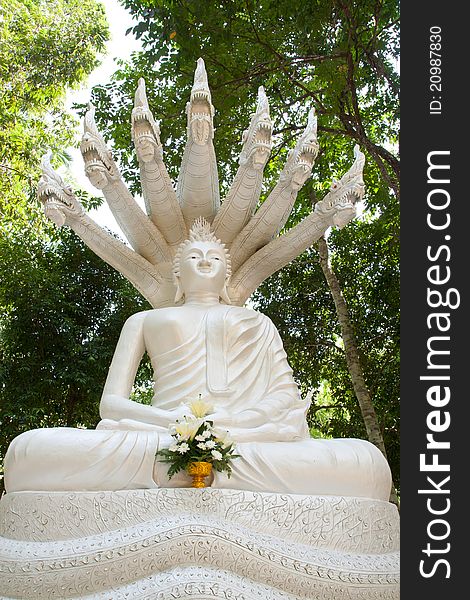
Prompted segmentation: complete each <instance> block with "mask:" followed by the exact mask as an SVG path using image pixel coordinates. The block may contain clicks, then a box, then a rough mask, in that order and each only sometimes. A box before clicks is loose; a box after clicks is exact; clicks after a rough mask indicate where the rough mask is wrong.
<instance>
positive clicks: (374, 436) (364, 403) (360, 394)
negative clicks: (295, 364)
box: [318, 237, 398, 506]
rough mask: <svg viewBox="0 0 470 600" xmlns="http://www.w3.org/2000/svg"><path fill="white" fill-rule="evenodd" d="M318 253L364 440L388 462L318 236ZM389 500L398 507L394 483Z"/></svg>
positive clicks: (344, 311) (334, 279) (343, 305)
mask: <svg viewBox="0 0 470 600" xmlns="http://www.w3.org/2000/svg"><path fill="white" fill-rule="evenodd" d="M318 251H319V255H320V266H321V268H322V271H323V274H324V275H325V279H326V281H327V283H328V287H329V288H330V292H331V295H332V296H333V301H334V303H335V308H336V314H337V316H338V321H339V325H340V328H341V335H342V338H343V343H344V352H345V355H346V363H347V366H348V371H349V374H350V376H351V381H352V385H353V389H354V393H355V394H356V398H357V401H358V403H359V408H360V410H361V414H362V418H363V419H364V424H365V426H366V431H367V438H368V440H369V442H372V444H374V445H375V446H377V448H378V449H379V450H380V451H381V452H382V454H383V455H384V456H385V458H386V459H387V451H386V449H385V444H384V440H383V437H382V432H381V431H380V426H379V422H378V420H377V414H376V412H375V409H374V405H373V404H372V398H371V396H370V392H369V390H368V388H367V385H366V382H365V379H364V372H363V370H362V366H361V362H360V359H359V350H358V347H357V342H356V337H355V335H354V331H353V327H352V323H351V319H350V318H349V311H348V307H347V304H346V301H345V299H344V296H343V293H342V291H341V286H340V284H339V281H338V279H337V277H336V275H335V273H334V272H333V270H332V269H331V265H330V262H329V253H328V245H327V243H326V240H325V238H324V237H321V238H320V239H319V240H318ZM387 460H388V459H387ZM390 501H391V502H393V503H394V504H396V505H397V506H398V498H397V494H396V491H395V485H394V484H393V485H392V490H391V493H390Z"/></svg>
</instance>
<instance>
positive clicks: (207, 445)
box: [198, 440, 216, 450]
mask: <svg viewBox="0 0 470 600" xmlns="http://www.w3.org/2000/svg"><path fill="white" fill-rule="evenodd" d="M198 445H199V444H198ZM215 446H216V443H215V442H214V440H207V442H206V443H205V444H204V447H205V448H209V450H210V449H211V448H215Z"/></svg>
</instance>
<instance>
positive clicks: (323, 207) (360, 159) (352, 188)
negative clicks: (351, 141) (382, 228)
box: [315, 144, 366, 228]
mask: <svg viewBox="0 0 470 600" xmlns="http://www.w3.org/2000/svg"><path fill="white" fill-rule="evenodd" d="M354 157H355V160H354V163H353V164H352V166H351V168H350V169H349V171H347V172H346V173H345V174H344V175H343V176H342V177H341V179H340V180H339V181H338V180H336V179H333V182H332V184H331V186H330V191H329V192H328V194H327V195H326V196H325V197H324V198H323V200H322V201H321V202H318V203H317V204H316V205H315V211H316V212H318V213H320V214H321V215H325V216H328V215H330V216H331V220H332V224H333V225H336V226H337V227H340V228H341V227H344V226H345V225H346V224H347V223H349V221H351V219H353V218H354V217H355V216H356V204H357V203H358V202H360V201H361V200H362V198H363V197H364V191H365V187H364V179H363V177H362V171H363V169H364V163H365V160H366V159H365V156H364V154H363V153H362V152H361V151H360V150H359V146H358V145H357V144H356V145H355V146H354Z"/></svg>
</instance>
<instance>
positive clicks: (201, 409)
mask: <svg viewBox="0 0 470 600" xmlns="http://www.w3.org/2000/svg"><path fill="white" fill-rule="evenodd" d="M188 408H189V410H190V411H191V412H192V413H193V415H194V416H195V417H196V418H197V419H203V418H204V417H205V416H206V415H209V414H210V413H211V412H213V411H214V407H213V406H212V404H210V402H206V401H205V400H203V399H202V398H201V395H199V398H198V399H197V400H193V401H192V402H190V403H189V404H188Z"/></svg>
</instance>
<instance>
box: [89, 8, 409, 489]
mask: <svg viewBox="0 0 470 600" xmlns="http://www.w3.org/2000/svg"><path fill="white" fill-rule="evenodd" d="M123 4H124V5H125V6H126V7H127V8H128V9H129V10H130V11H131V13H132V14H133V16H134V17H135V18H137V19H138V20H139V23H138V24H137V25H136V26H135V27H134V28H133V32H134V34H136V35H137V36H140V38H141V40H142V43H143V47H144V51H143V52H141V53H138V54H135V55H134V56H133V58H132V60H131V61H129V63H127V64H124V65H122V66H121V68H120V69H119V70H118V71H117V72H116V73H115V75H114V80H113V82H112V83H111V84H109V85H108V86H100V87H99V88H95V90H94V92H93V101H94V103H95V105H96V106H97V112H96V116H97V121H98V123H99V126H100V129H101V130H102V131H104V133H105V135H107V136H108V138H112V139H113V143H114V148H115V150H116V152H117V153H118V154H119V157H120V159H121V164H123V165H124V167H125V170H126V178H127V179H128V181H129V182H130V183H131V186H132V188H133V191H134V192H138V190H139V183H138V179H137V170H136V163H135V158H134V156H133V153H132V150H131V148H132V145H131V140H130V134H129V128H128V123H129V121H130V111H131V108H132V102H131V98H132V95H133V93H134V90H135V89H136V87H137V80H138V78H139V77H144V78H145V79H146V81H147V89H148V90H152V92H149V94H148V96H149V103H150V108H151V110H152V112H153V113H154V114H155V116H156V117H157V118H158V119H160V123H161V128H162V136H161V137H162V141H163V143H164V146H165V142H166V141H168V142H170V143H169V144H168V145H167V147H166V159H165V161H166V163H167V165H169V167H170V169H169V170H170V172H171V174H172V175H173V176H176V173H177V169H178V167H179V162H180V155H181V147H182V143H183V140H184V129H185V120H184V118H182V115H183V111H184V105H185V102H186V100H187V97H188V92H189V88H190V85H191V83H192V81H191V80H192V73H193V70H194V65H195V62H196V59H197V58H198V57H199V56H203V57H204V59H205V62H206V66H207V69H208V73H209V82H210V87H211V90H212V100H213V104H214V105H215V107H216V110H217V122H216V126H217V131H216V138H215V146H216V153H217V156H218V163H219V168H220V171H221V172H220V179H221V185H222V189H226V187H227V183H228V181H229V180H230V178H231V176H233V173H234V172H235V170H236V158H237V154H238V152H237V148H236V146H234V140H237V139H240V138H241V132H242V131H243V129H244V128H245V127H246V125H247V122H248V114H249V112H250V109H252V107H253V105H254V101H255V96H256V88H257V86H259V85H264V86H265V87H266V90H267V93H268V97H269V99H270V104H271V114H272V116H273V117H274V118H275V120H276V123H277V125H276V127H275V131H274V133H275V134H276V133H277V134H279V135H278V142H277V145H276V147H275V148H274V151H273V154H272V158H271V161H270V163H269V164H268V167H267V169H266V173H267V178H266V189H269V187H271V186H272V183H273V181H274V179H275V177H276V175H277V174H278V173H279V170H280V168H281V166H282V162H283V159H284V158H285V155H286V152H287V150H288V148H289V147H291V146H292V144H293V140H294V138H295V136H296V135H297V132H298V131H299V130H300V129H301V128H302V127H303V126H304V123H305V120H306V112H307V109H308V108H309V106H311V105H314V106H315V108H316V111H317V115H318V120H319V127H318V132H319V141H320V146H321V151H320V155H319V157H318V159H317V162H316V165H315V175H314V177H313V179H312V181H311V182H310V183H309V184H308V185H306V186H305V187H304V190H303V192H302V194H300V195H299V200H300V202H299V204H298V206H297V209H296V210H295V211H294V214H293V215H292V216H291V220H290V221H289V222H288V223H287V227H290V226H292V225H293V224H294V223H295V222H296V221H297V220H299V219H300V218H301V217H302V216H304V214H305V211H307V210H308V209H309V204H310V203H311V198H312V197H314V196H316V197H321V196H322V195H324V193H325V191H326V190H327V188H328V186H329V184H330V182H331V179H332V176H338V175H340V174H341V173H342V172H344V170H345V166H346V161H347V160H348V157H349V156H350V155H351V146H352V144H353V143H354V142H359V144H360V145H361V147H362V149H363V150H364V151H365V152H366V155H367V163H366V164H367V167H366V171H365V181H366V189H367V196H366V199H365V200H366V207H365V208H366V210H365V213H364V216H363V220H362V221H360V222H359V223H358V224H357V225H356V226H349V228H346V230H349V231H351V232H353V233H354V235H349V234H348V233H345V232H343V231H341V232H332V234H331V235H330V237H329V238H328V245H329V246H330V255H331V264H332V270H331V274H332V275H333V276H334V277H329V278H328V279H329V285H330V286H332V285H333V284H334V285H335V286H336V288H338V289H337V291H338V290H339V291H340V294H341V295H342V296H343V297H344V298H345V299H346V306H347V307H348V311H345V310H341V313H342V319H343V321H342V323H343V329H342V330H341V329H340V326H339V322H338V320H337V312H338V303H336V305H337V306H336V308H335V306H334V302H333V299H332V298H331V297H329V295H328V293H327V290H328V288H327V287H326V282H325V281H324V279H323V277H321V273H322V272H321V270H320V269H319V268H316V267H314V266H313V265H312V261H314V262H316V261H317V260H318V259H319V257H318V255H317V254H315V253H314V252H312V251H310V252H307V253H306V255H305V257H303V258H302V259H298V261H296V262H295V263H294V264H293V265H290V266H289V267H286V268H285V269H284V270H283V271H281V272H280V273H277V274H275V275H273V276H272V278H271V279H270V280H269V281H268V282H266V283H265V284H263V286H261V287H260V289H259V293H258V294H256V295H255V302H256V303H257V304H258V306H259V307H261V308H262V309H263V310H265V311H266V312H267V313H268V314H270V316H271V317H272V318H273V319H274V320H275V322H276V324H277V325H278V326H280V325H282V324H281V323H280V321H281V320H282V318H286V319H287V320H286V322H287V323H288V326H287V327H282V326H281V327H280V328H281V331H282V333H283V339H284V342H285V345H286V349H287V352H288V356H289V360H290V362H291V364H292V365H293V367H294V371H295V374H296V377H297V378H298V380H299V382H300V384H301V387H302V388H303V390H304V391H305V392H306V391H307V384H306V382H308V383H310V384H311V385H313V386H316V387H315V388H314V389H316V388H317V387H318V386H319V385H323V384H324V383H325V382H327V384H328V385H327V387H328V390H329V391H328V394H327V396H328V397H329V398H333V399H334V400H333V405H332V404H331V403H330V404H329V406H330V408H328V409H318V406H319V404H318V402H317V400H318V399H319V396H318V395H317V398H316V399H315V401H314V404H313V406H312V410H311V414H310V418H311V420H312V424H314V423H316V424H319V423H320V421H319V420H318V419H316V416H317V415H321V414H324V413H325V411H327V412H329V413H330V414H331V413H335V414H336V417H334V418H332V419H330V420H329V425H327V428H326V429H327V430H328V433H332V434H336V435H338V434H339V435H361V436H363V435H364V434H365V428H364V421H363V419H361V414H360V410H359V406H358V404H357V400H356V396H355V393H354V388H355V389H356V392H358V391H359V389H360V387H361V386H362V389H363V391H364V392H365V394H364V397H367V396H370V397H373V406H372V408H373V410H370V408H371V407H369V410H368V412H369V414H371V415H373V412H377V413H378V419H379V423H380V427H377V425H378V424H377V423H376V424H375V425H374V427H372V429H373V430H374V432H375V434H374V436H373V437H374V439H373V441H376V442H377V440H378V444H379V446H380V445H381V446H382V447H383V443H382V442H381V441H380V437H383V438H384V439H385V440H386V441H385V445H386V446H387V448H388V449H390V451H388V454H389V459H390V463H391V466H392V472H393V475H394V478H395V480H396V481H398V460H397V457H398V454H397V451H396V449H397V445H398V432H397V412H398V408H397V406H398V390H397V385H396V382H397V381H398V377H399V374H398V346H397V336H398V333H397V332H398V302H397V293H396V291H397V290H398V287H399V279H398V258H397V252H396V248H397V247H398V242H397V239H398V197H399V183H398V176H399V161H398V157H397V155H396V152H395V150H396V146H397V140H398V75H397V73H396V69H395V61H396V59H397V58H398V3H396V2H395V1H391V0H383V1H379V2H376V1H373V2H372V1H371V0H370V1H369V0H366V1H365V2H362V1H361V2H348V3H346V2H343V1H342V0H321V1H320V0H318V1H311V2H306V3H303V4H302V5H298V4H293V3H291V2H279V1H276V2H274V1H272V0H261V1H258V2H253V1H251V0H235V1H230V2H228V1H227V2H226V1H222V2H218V3H217V4H215V3H207V2H190V1H189V0H176V1H175V0H172V1H170V0H152V1H149V0H146V1H144V0H141V1H132V2H131V1H130V0H123ZM264 197H265V196H264ZM346 230H345V231H346ZM380 233H381V234H383V235H384V236H385V237H384V240H393V242H394V243H395V244H396V245H395V246H392V245H391V244H390V243H389V242H388V241H387V242H385V241H384V240H382V241H381V240H380V237H378V236H379V235H380ZM355 235H356V236H357V238H355V237H354V236H355ZM325 249H326V248H325V247H323V250H325ZM361 255H364V256H366V257H367V260H368V261H369V262H368V263H367V264H365V261H363V260H362V259H361V260H358V258H359V257H361ZM325 265H326V262H325V261H323V266H325ZM299 269H300V270H299ZM336 269H338V273H337V274H335V271H336ZM361 269H362V271H361ZM383 271H385V272H386V277H385V276H382V275H384V272H383ZM292 273H295V274H296V275H295V278H289V275H290V274H292ZM358 281H360V283H361V286H362V287H361V289H358V285H356V282H358ZM281 282H282V285H281ZM334 282H335V283H334ZM312 286H313V288H314V290H315V291H313V289H312ZM305 288H307V289H312V291H311V295H312V296H314V297H315V303H313V302H312V303H311V304H306V303H305V294H304V293H303V291H304V289H305ZM332 291H333V290H332ZM317 297H320V298H321V301H322V304H318V301H317ZM328 297H329V300H328V299H327V298H328ZM358 297H360V298H362V299H365V302H364V303H359V302H358V301H357V298H358ZM286 303H287V304H286ZM343 308H344V307H343ZM316 313H318V314H316ZM281 315H282V318H281ZM347 321H349V323H348V330H349V331H350V333H352V334H353V335H349V336H345V338H344V339H343V337H342V336H344V335H345V333H344V332H345V329H344V323H345V322H347ZM319 322H320V324H321V326H322V327H323V328H324V329H326V331H325V334H324V335H323V337H322V339H319V338H318V335H317V332H316V331H315V327H316V324H317V323H319ZM354 338H355V340H356V341H357V343H356V344H355V346H356V348H355V350H354V352H355V357H354V360H353V361H352V362H351V360H349V369H348V361H346V356H345V351H346V353H348V354H350V347H348V348H346V346H347V345H349V346H351V341H352V340H353V339H354ZM311 339H312V340H313V342H312V343H311V344H310V343H309V342H310V340H311ZM296 341H301V342H303V343H304V344H305V341H307V346H306V347H305V346H304V348H301V347H300V346H299V344H298V343H296ZM313 348H315V350H316V351H318V356H314V355H313V352H312V350H313ZM307 350H308V351H307ZM320 359H322V360H323V362H322V361H321V360H320ZM312 363H313V364H315V365H316V366H317V370H316V374H315V375H314V376H313V374H312V371H311V368H310V367H311V365H312ZM352 365H354V368H353V367H352ZM351 369H352V370H354V369H356V371H358V373H357V374H360V378H361V379H362V384H361V386H359V387H358V386H357V385H356V384H355V385H352V380H351ZM359 372H360V373H359ZM307 374H309V377H308V378H307V379H305V377H306V376H307ZM378 374H380V377H379V375H378ZM310 391H311V390H310ZM388 394H390V395H388ZM320 395H321V394H320ZM324 396H325V394H323V397H324ZM350 400H352V402H351V401H350ZM323 425H325V421H324V420H323Z"/></svg>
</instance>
